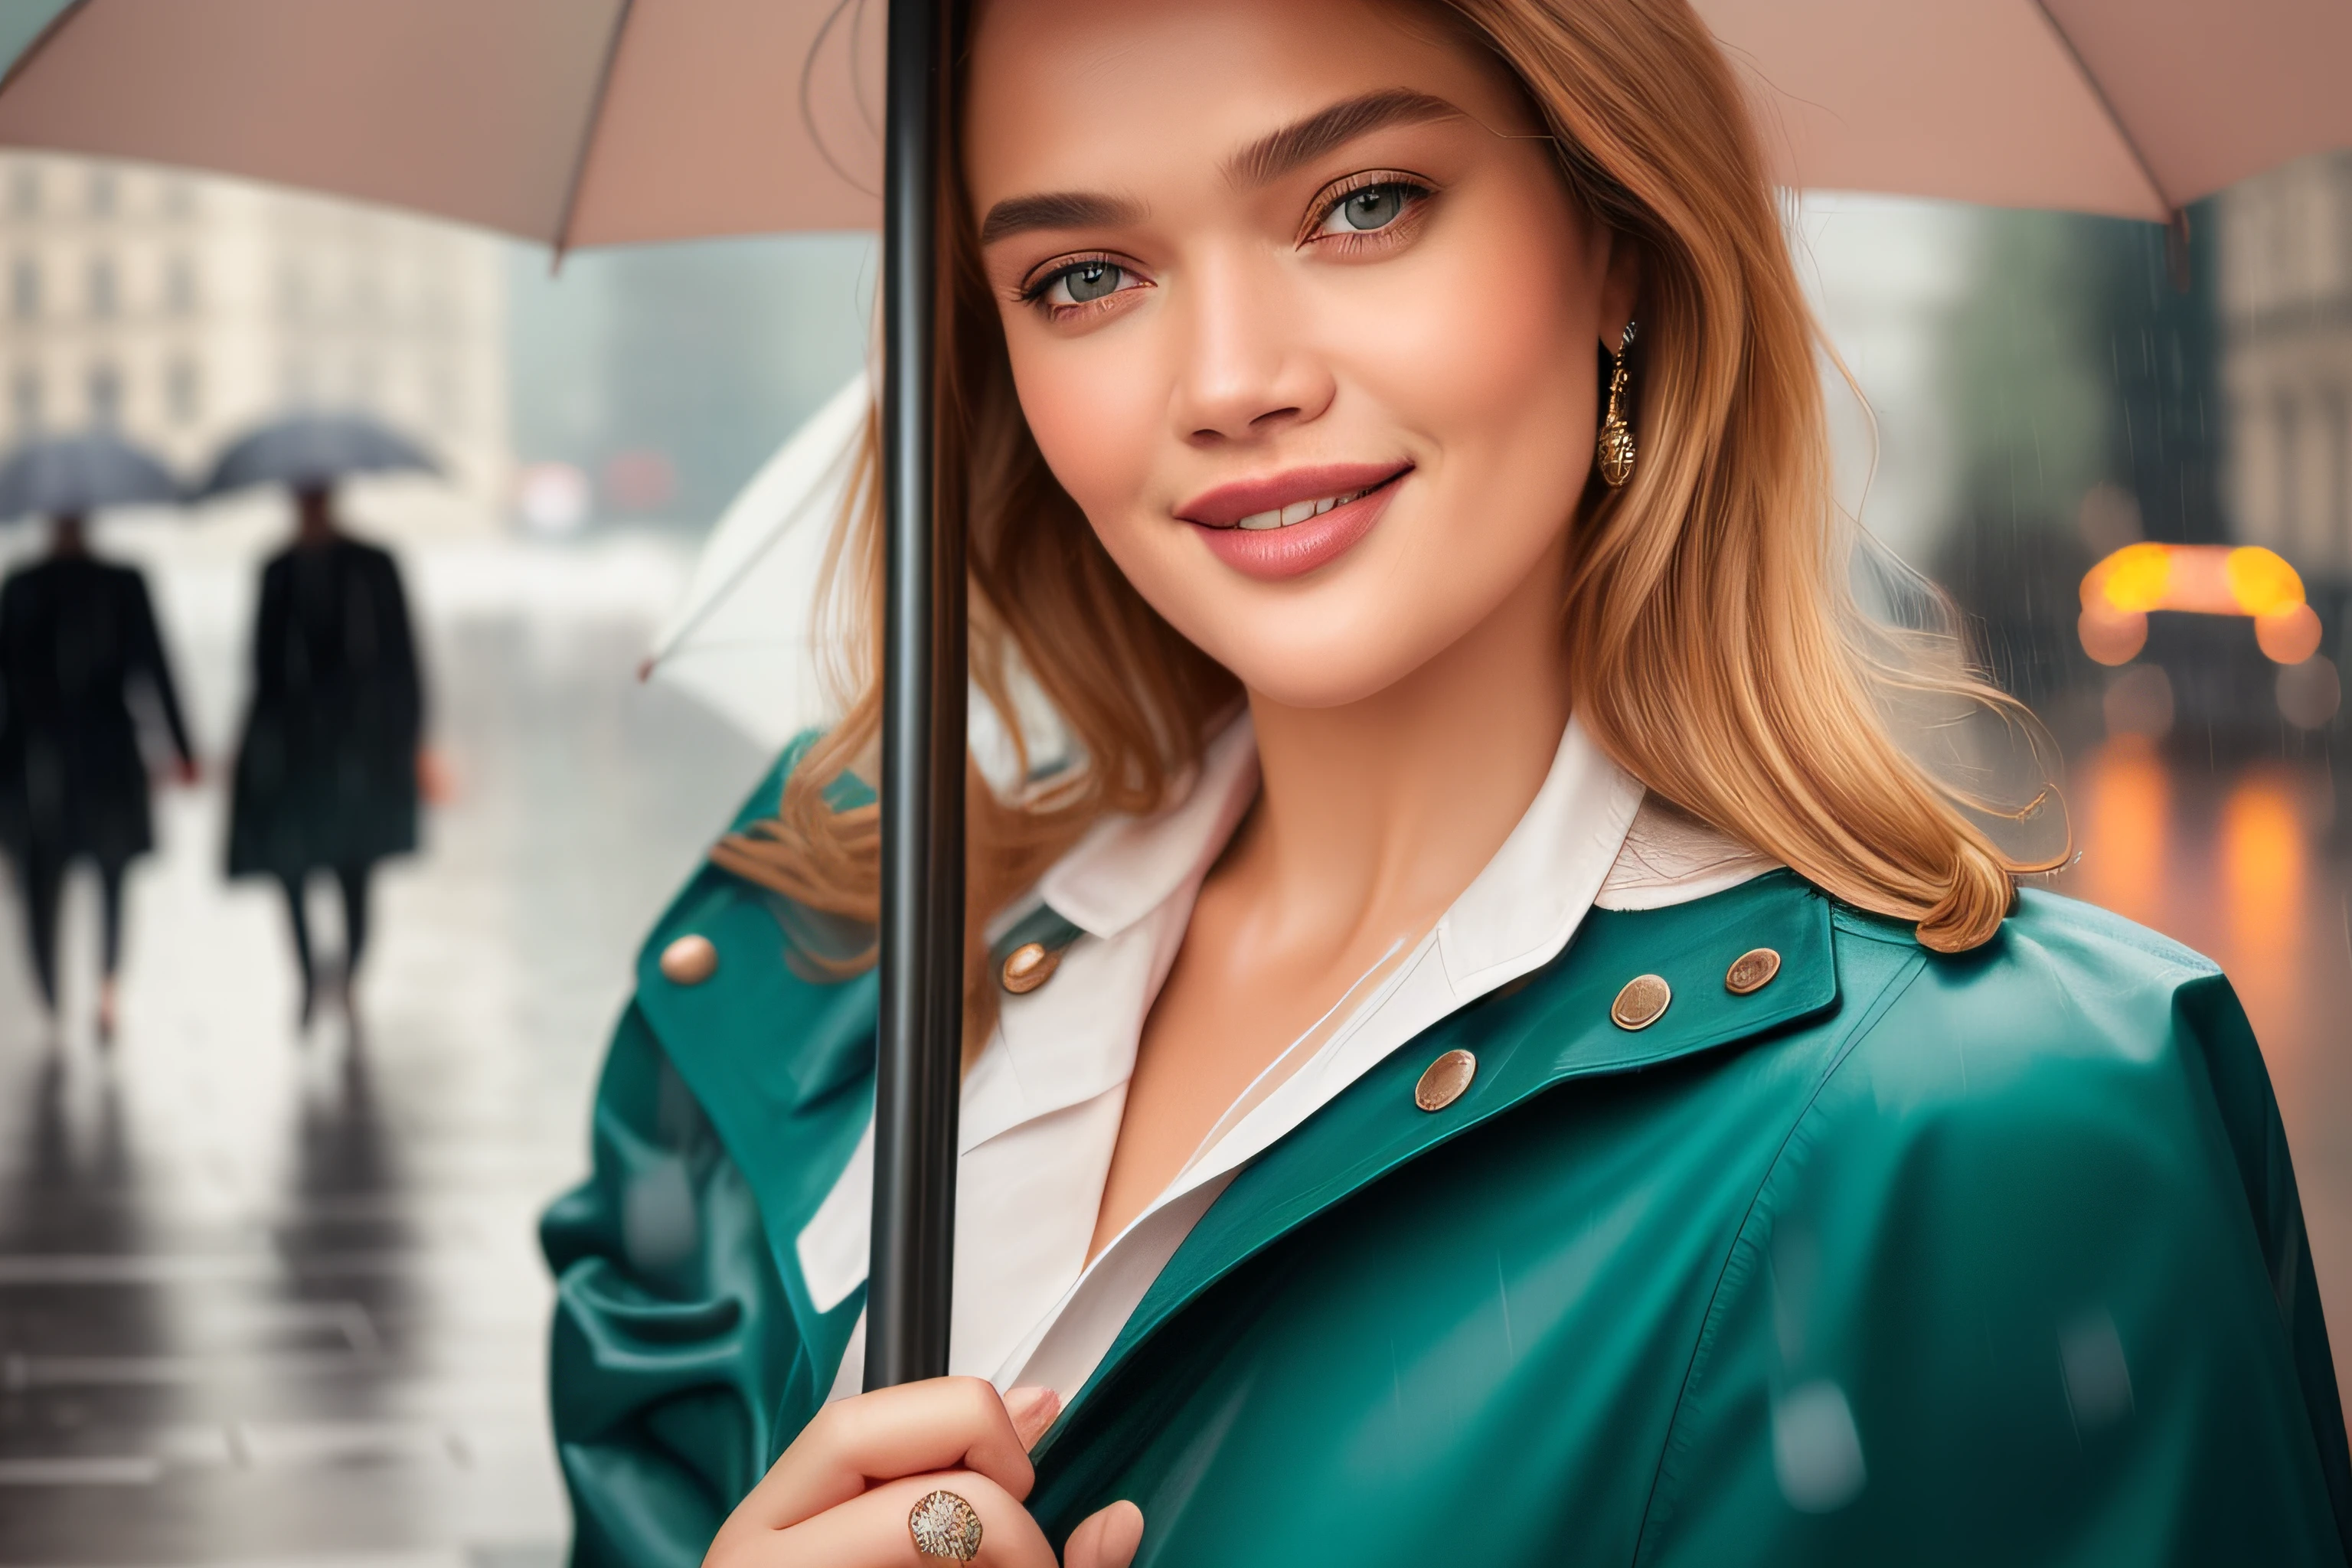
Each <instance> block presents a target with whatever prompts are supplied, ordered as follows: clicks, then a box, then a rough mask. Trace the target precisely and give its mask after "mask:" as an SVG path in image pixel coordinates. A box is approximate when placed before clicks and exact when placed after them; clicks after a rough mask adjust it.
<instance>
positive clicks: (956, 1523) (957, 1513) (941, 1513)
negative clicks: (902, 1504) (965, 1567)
mask: <svg viewBox="0 0 2352 1568" xmlns="http://www.w3.org/2000/svg"><path fill="white" fill-rule="evenodd" d="M907 1533H908V1534H909V1535H911V1536H913V1537H914V1538H915V1551H916V1552H918V1553H919V1554H920V1555H921V1556H922V1557H923V1558H924V1559H925V1560H926V1561H928V1562H933V1563H969V1562H971V1560H972V1559H973V1558H975V1557H977V1556H979V1555H980V1515H979V1514H978V1513H976V1512H974V1511H973V1510H972V1506H971V1504H970V1503H968V1502H966V1501H964V1500H963V1499H961V1498H960V1497H958V1496H956V1495H955V1493H953V1492H949V1491H938V1492H931V1493H929V1494H927V1495H926V1496H925V1497H924V1498H923V1500H921V1501H920V1502H919V1503H917V1504H916V1505H915V1510H914V1511H913V1512H912V1513H909V1514H908V1516H907Z"/></svg>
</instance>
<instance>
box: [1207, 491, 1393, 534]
mask: <svg viewBox="0 0 2352 1568" xmlns="http://www.w3.org/2000/svg"><path fill="white" fill-rule="evenodd" d="M1390 482H1391V481H1390V480H1386V479H1383V480H1382V481H1381V484H1387V483H1390ZM1380 488H1381V487H1380V485H1370V486H1367V487H1366V488H1365V489H1360V490H1343V491H1341V492H1340V493H1339V494H1338V495H1336V496H1325V497H1324V498H1323V499H1322V500H1297V501H1292V502H1291V503H1290V504H1289V505H1288V506H1284V507H1276V508H1275V509H1274V510H1272V511H1254V512H1252V513H1250V514H1249V515H1248V516H1247V517H1244V518H1240V519H1237V520H1235V521H1234V527H1235V528H1247V529H1253V530H1255V529H1265V528H1289V527H1291V526H1293V525H1294V524H1297V523H1301V522H1305V521H1307V519H1308V518H1310V517H1321V516H1322V515H1323V514H1324V513H1325V512H1327V511H1329V510H1331V509H1332V508H1333V507H1335V506H1346V505H1347V504H1348V503H1349V501H1351V500H1363V498H1364V497H1366V496H1368V495H1370V494H1371V493H1372V491H1373V490H1376V489H1380Z"/></svg>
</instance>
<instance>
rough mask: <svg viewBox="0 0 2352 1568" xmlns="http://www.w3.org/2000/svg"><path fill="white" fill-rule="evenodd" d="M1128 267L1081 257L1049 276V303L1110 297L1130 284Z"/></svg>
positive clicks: (1060, 303)
mask: <svg viewBox="0 0 2352 1568" xmlns="http://www.w3.org/2000/svg"><path fill="white" fill-rule="evenodd" d="M1127 281H1128V277H1127V268H1124V267H1120V266H1117V265H1115V264H1114V263H1111V262H1108V261H1081V262H1079V263H1078V264H1077V265H1076V266H1075V267H1067V268H1063V269H1062V270H1061V271H1059V272H1056V273H1055V274H1054V276H1053V277H1052V278H1051V279H1048V280H1047V282H1046V284H1045V290H1044V294H1043V297H1044V299H1045V302H1046V303H1047V304H1049V305H1084V304H1087V303H1089V302H1091V301H1093V300H1108V298H1110V297H1111V296H1112V295H1113V294H1116V293H1118V291H1119V290H1120V289H1123V288H1125V287H1126V286H1127Z"/></svg>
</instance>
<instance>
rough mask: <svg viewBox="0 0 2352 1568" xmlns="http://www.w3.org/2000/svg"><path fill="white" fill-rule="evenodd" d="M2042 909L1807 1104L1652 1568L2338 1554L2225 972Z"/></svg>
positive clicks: (1675, 1483) (1717, 1354)
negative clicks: (2137, 948) (2144, 972)
mask: <svg viewBox="0 0 2352 1568" xmlns="http://www.w3.org/2000/svg"><path fill="white" fill-rule="evenodd" d="M2040 912H2043V911H2038V910H2037V911H2032V912H2030V913H2029V914H2028V916H2027V917H2026V918H2023V919H2021V920H2019V921H2012V922H2011V927H2010V928H2009V930H2008V931H2006V932H2005V933H2004V938H2003V945H2004V946H2005V948H2006V951H2004V952H2000V953H1999V954H1998V955H1994V954H1988V955H1987V956H1986V957H1985V958H1983V959H1980V960H1978V961H1976V962H1974V963H1970V962H1969V961H1965V960H1964V961H1958V962H1951V961H1947V962H1942V963H1935V964H1931V965H1927V966H1925V967H1923V969H1922V970H1921V971H1920V973H1918V974H1917V975H1916V979H1915V981H1914V983H1913V984H1910V985H1909V986H1908V987H1907V988H1906V990H1905V991H1904V992H1903V994H1901V995H1900V997H1899V998H1897V999H1896V1000H1895V1002H1894V1004H1893V1005H1892V1006H1890V1007H1889V1009H1888V1010H1887V1012H1886V1014H1885V1016H1884V1017H1882V1018H1881V1019H1880V1020H1879V1021H1878V1022H1877V1024H1876V1025H1875V1026H1874V1028H1873V1029H1872V1030H1871V1031H1870V1032H1869V1033H1868V1035H1867V1036H1865V1037H1864V1038H1863V1039H1861V1040H1860V1041H1859V1042H1858V1043H1857V1044H1856V1045H1855V1047H1853V1050H1852V1052H1851V1053H1850V1054H1849V1055H1848V1056H1847V1057H1846V1058H1844V1059H1843V1061H1841V1062H1840V1063H1839V1064H1838V1065H1837V1067H1836V1068H1835V1070H1834V1071H1832V1074H1831V1075H1830V1076H1829V1078H1828V1079H1827V1081H1826V1082H1825V1084H1824V1086H1823V1088H1822V1091H1821V1092H1820V1094H1819V1095H1818V1096H1817V1097H1815V1099H1814V1100H1812V1102H1811V1105H1810V1107H1809V1108H1808V1109H1807V1110H1806V1111H1805V1113H1804V1114H1803V1116H1802V1117H1801V1119H1800V1120H1799V1121H1797V1123H1796V1125H1795V1127H1794V1129H1793V1131H1791V1133H1790V1137H1789V1140H1788V1143H1787V1147H1786V1148H1785V1149H1784V1151H1783V1152H1781V1153H1780V1156H1779V1158H1778V1159H1777V1160H1776V1161H1775V1162H1774V1164H1773V1166H1772V1169H1771V1172H1770V1173H1769V1176H1768V1178H1767V1180H1766V1181H1765V1183H1764V1184H1763V1186H1762V1188H1761V1189H1760V1190H1759V1192H1758V1194H1757V1195H1756V1199H1755V1202H1754V1204H1753V1205H1752V1207H1751V1208H1750V1210H1749V1213H1748V1216H1747V1219H1746V1221H1745V1223H1744V1224H1743V1226H1742V1228H1741V1231H1740V1235H1739V1238H1738V1242H1737V1243H1736V1245H1735V1246H1734V1247H1733V1249H1732V1252H1731V1255H1730V1257H1729V1258H1728V1260H1727V1265H1726V1268H1725V1275H1724V1280H1723V1283H1722V1285H1721V1287H1720V1288H1719V1289H1718V1290H1717V1292H1716V1295H1715V1299H1714V1300H1713V1302H1712V1304H1711V1306H1710V1308H1709V1310H1708V1314H1707V1318H1706V1324H1705V1326H1704V1328H1703V1329H1702V1331H1701V1333H1700V1335H1699V1339H1698V1342H1697V1345H1696V1351H1695V1353H1694V1356H1693V1359H1692V1364H1691V1370H1690V1373H1689V1375H1688V1379H1687V1382H1686V1384H1685V1389H1684V1391H1683V1394H1682V1396H1681V1399H1680V1401H1679V1407H1678V1410H1677V1414H1676V1419H1675V1426H1674V1429H1673V1431H1672V1433H1671V1434H1670V1436H1669V1437H1668V1440H1667V1443H1666V1446H1665V1449H1664V1456H1663V1458H1662V1460H1661V1464H1660V1469H1659V1479H1658V1482H1657V1486H1656V1489H1655V1492H1654V1497H1653V1499H1652V1500H1651V1503H1650V1506H1649V1508H1648V1510H1647V1518H1646V1522H1645V1529H1644V1532H1643V1550H1642V1552H1641V1554H1640V1560H1641V1561H1643V1562H1644V1563H1654V1564H1657V1565H1659V1568H1669V1565H1671V1568H1684V1565H1689V1568H1697V1565H1701V1564H1706V1565H1713V1564H1718V1563H1756V1564H1766V1563H1772V1564H1781V1563H1785V1564H1789V1565H1790V1568H1795V1565H1798V1564H1805V1565H1809V1568H1812V1565H1824V1564H1855V1565H1857V1568H1859V1565H1861V1564H1865V1563H1895V1562H1901V1563H1951V1564H1956V1565H1958V1564H1976V1563H2074V1564H2083V1565H2084V1568H2092V1565H2095V1564H2110V1563H2133V1564H2147V1563H2184V1564H2187V1563H2265V1564H2287V1563H2341V1562H2343V1561H2344V1547H2343V1541H2342V1537H2341V1535H2340V1534H2339V1532H2338V1529H2337V1527H2336V1519H2337V1518H2338V1517H2340V1513H2339V1510H2340V1509H2341V1507H2342V1504H2343V1503H2344V1501H2345V1499H2344V1498H2343V1497H2342V1496H2341V1495H2340V1493H2341V1489H2342V1482H2343V1478H2344V1476H2345V1474H2346V1470H2345V1462H2344V1427H2343V1419H2342V1415H2341V1412H2340V1410H2339V1408H2338V1405H2337V1397H2336V1387H2335V1380H2334V1377H2333V1374H2332V1371H2331V1369H2330V1366H2329V1363H2328V1355H2327V1347H2326V1331H2325V1328H2324V1326H2323V1324H2322V1322H2321V1320H2320V1315H2319V1308H2318V1300H2317V1296H2316V1293H2315V1289H2314V1288H2313V1286H2312V1282H2311V1265H2310V1258H2309V1252H2308V1248H2307V1247H2306V1246H2305V1241H2304V1237H2303V1233H2302V1229H2301V1226H2300V1222H2299V1219H2298V1217H2297V1215H2298V1209H2297V1205H2296V1199H2295V1194H2294V1176H2293V1173H2292V1171H2291V1169H2290V1168H2289V1166H2288V1163H2287V1161H2286V1157H2285V1142H2284V1135H2283V1132H2282V1131H2281V1128H2280V1125H2279V1121H2278V1116H2277V1111H2276V1109H2275V1107H2274V1105H2273V1101H2272V1099H2271V1094H2270V1089H2269V1085H2268V1080H2267V1077H2266V1075H2265V1074H2264V1072H2263V1066H2262V1062H2261V1058H2260V1056H2259V1054H2258V1052H2257V1051H2256V1048H2255V1045H2254V1041H2253V1038H2252V1034H2251V1033H2250V1031H2249V1030H2248V1028H2247V1026H2246V1023H2245V1019H2244V1016H2243V1015H2242V1012H2241V1011H2240V1009H2239V1007H2238V1005H2237V1002H2236V999H2235V997H2234V996H2233V995H2232V994H2231V991H2230V989H2229V987H2228V985H2227V984H2226V983H2225V982H2224V981H2223V980H2222V979H2221V976H2220V975H2219V974H2217V973H2210V972H2207V973H2194V972H2193V971H2192V972H2189V973H2184V974H2181V975H2179V976H2178V983H2177V984H2127V983H2126V979H2125V977H2126V975H2127V974H2128V973H2129V971H2130V969H2131V967H2133V962H2132V961H2133V959H2134V958H2136V957H2138V956H2140V955H2130V954H2126V953H2125V952H2121V951H2119V950H2118V946H2117V942H2116V939H2117V938H2118V937H2119V936H2123V935H2126V933H2128V931H2129V928H2126V927H2123V926H2122V924H2121V922H2115V921H2105V920H2104V919H2102V918H2099V917H2095V916H2094V917H2089V918H2086V919H2082V920H2077V921H2063V922H2062V921H2050V920H2042V919H2035V918H2032V916H2033V914H2034V913H2040ZM2155 956H2158V957H2163V956H2168V955H2167V954H2163V953H2158V954H2157V955H2155ZM2182 956H2184V957H2185V955H2182ZM2331 1491H2335V1492H2336V1493H2337V1494H2338V1495H2336V1496H2334V1497H2331V1495H2330V1494H2331Z"/></svg>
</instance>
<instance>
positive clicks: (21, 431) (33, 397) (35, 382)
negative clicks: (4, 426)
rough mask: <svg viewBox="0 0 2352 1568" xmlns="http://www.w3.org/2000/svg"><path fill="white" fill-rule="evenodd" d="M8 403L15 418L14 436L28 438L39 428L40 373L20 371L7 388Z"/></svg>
mask: <svg viewBox="0 0 2352 1568" xmlns="http://www.w3.org/2000/svg"><path fill="white" fill-rule="evenodd" d="M8 402H9V405H10V407H11V409H12V411H13V412H14V413H15V415H16V434H17V435H18V436H19V437H25V436H30V435H32V434H33V433H34V432H35V431H37V430H38V429H40V427H41V373H40V372H39V371H37V370H20V371H18V372H17V373H16V379H15V381H14V382H13V383H12V384H10V385H9V388H8Z"/></svg>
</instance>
